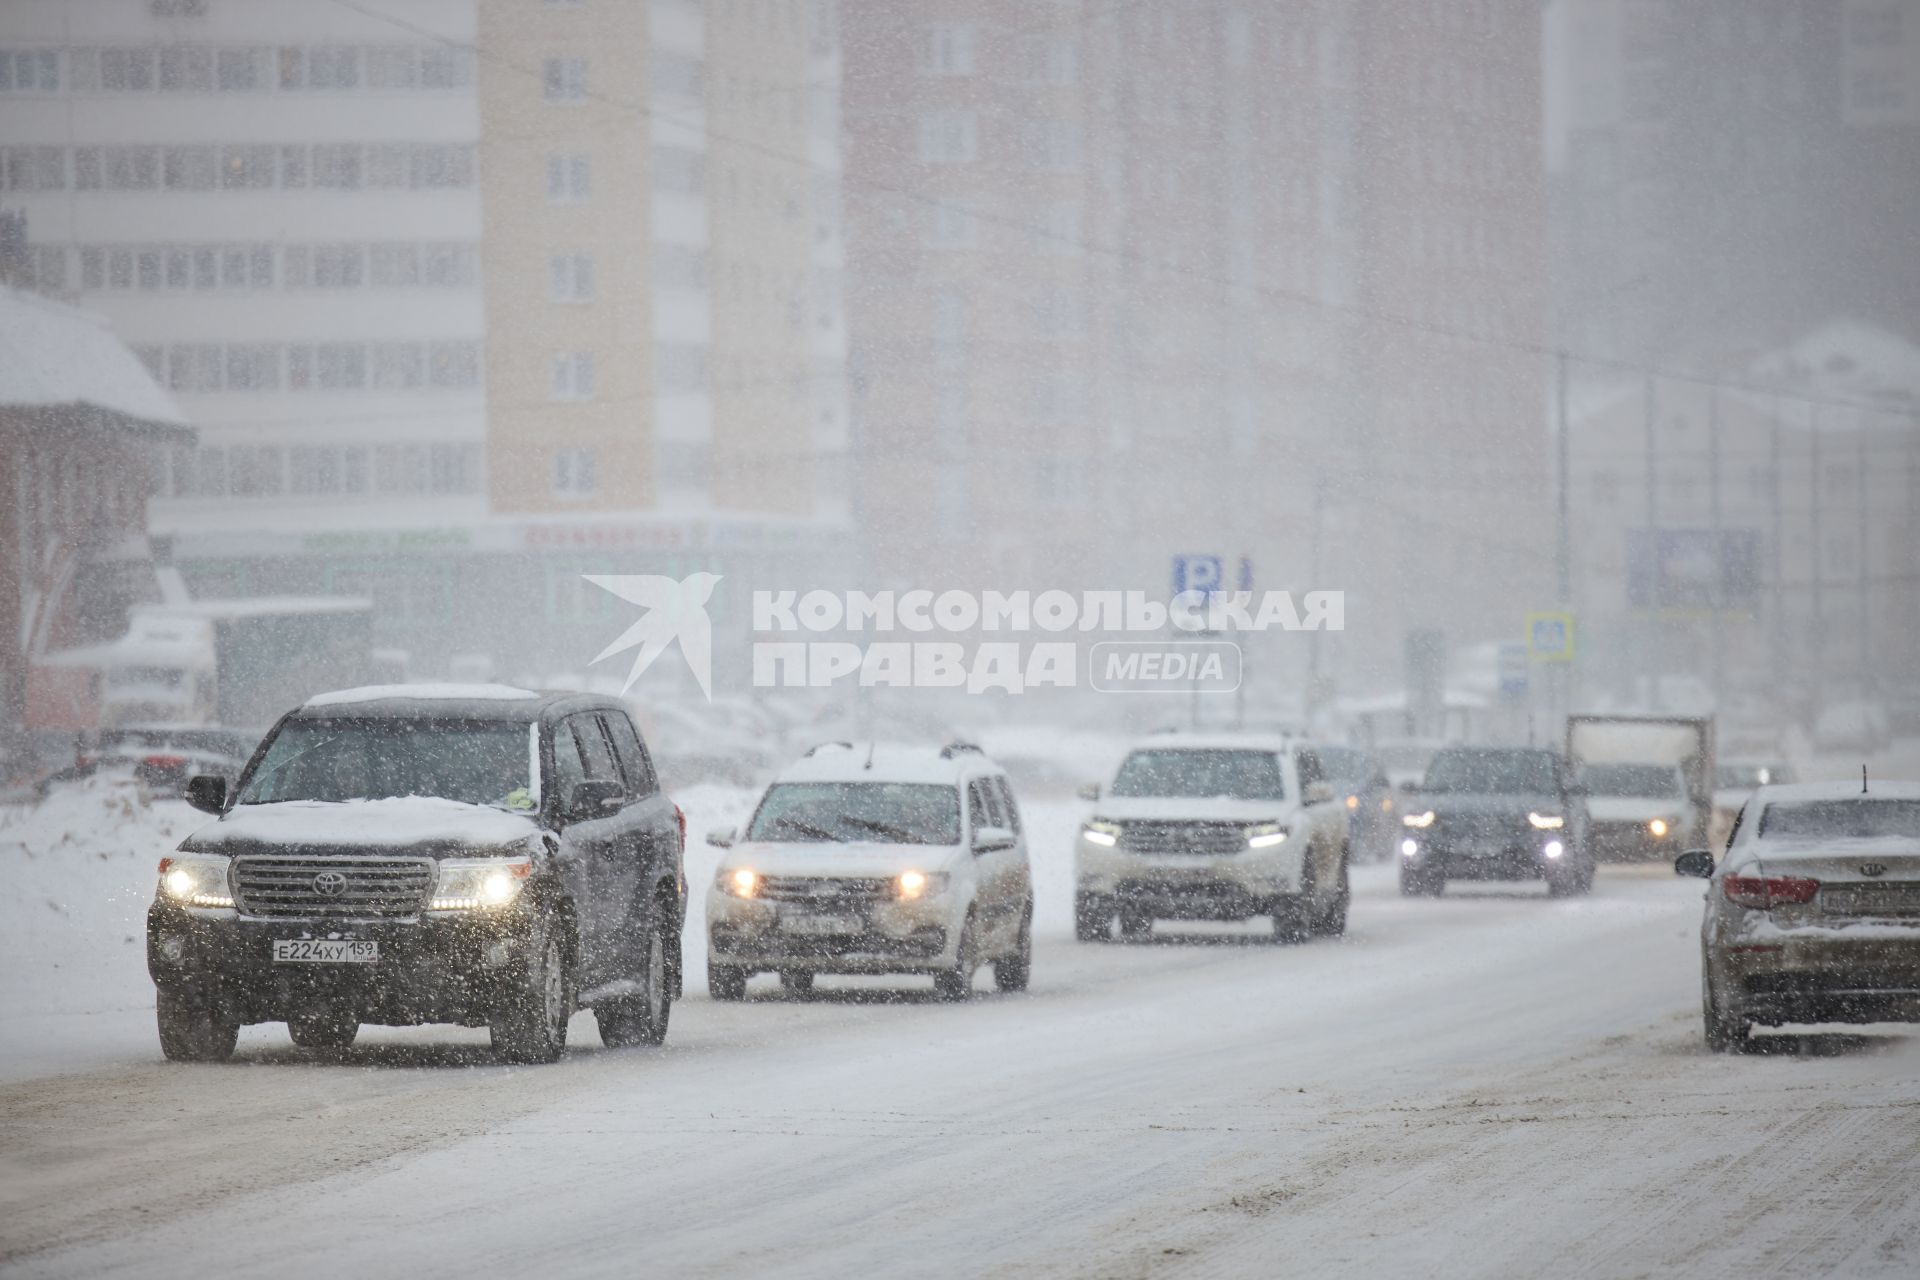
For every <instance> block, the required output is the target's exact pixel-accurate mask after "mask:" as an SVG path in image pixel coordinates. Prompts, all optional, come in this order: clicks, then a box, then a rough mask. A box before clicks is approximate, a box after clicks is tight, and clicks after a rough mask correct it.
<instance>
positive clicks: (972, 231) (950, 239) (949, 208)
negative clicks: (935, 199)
mask: <svg viewBox="0 0 1920 1280" xmlns="http://www.w3.org/2000/svg"><path fill="white" fill-rule="evenodd" d="M927 217H928V226H927V243H928V245H930V246H931V247H933V248H935V249H971V248H972V247H973V246H974V243H975V242H976V241H977V240H978V238H979V224H978V219H976V218H975V217H974V216H973V211H972V210H971V209H962V208H960V207H959V206H958V205H951V204H945V203H941V204H935V205H932V206H931V207H929V208H928V210H927Z"/></svg>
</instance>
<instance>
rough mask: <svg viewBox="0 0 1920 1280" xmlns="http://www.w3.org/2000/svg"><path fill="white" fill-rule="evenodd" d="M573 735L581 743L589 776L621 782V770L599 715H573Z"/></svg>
mask: <svg viewBox="0 0 1920 1280" xmlns="http://www.w3.org/2000/svg"><path fill="white" fill-rule="evenodd" d="M568 723H570V724H572V725H573V735H574V737H575V738H576V739H578V741H579V743H580V759H581V762H582V763H584V764H585V765H586V769H587V777H588V778H589V779H591V780H593V781H595V782H619V781H620V770H619V768H618V767H617V766H615V764H614V762H613V748H612V747H610V746H608V745H607V735H606V732H605V731H604V730H603V729H601V727H600V717H599V716H572V717H569V720H568Z"/></svg>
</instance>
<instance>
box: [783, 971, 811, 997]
mask: <svg viewBox="0 0 1920 1280" xmlns="http://www.w3.org/2000/svg"><path fill="white" fill-rule="evenodd" d="M780 986H781V988H782V989H783V990H785V991H786V993H787V994H788V995H790V996H804V995H806V994H807V993H808V992H809V991H812V990H813V974H812V973H810V972H808V971H807V970H805V969H788V970H786V971H784V972H783V973H781V975H780Z"/></svg>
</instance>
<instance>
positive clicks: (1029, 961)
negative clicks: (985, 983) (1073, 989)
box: [993, 903, 1033, 991]
mask: <svg viewBox="0 0 1920 1280" xmlns="http://www.w3.org/2000/svg"><path fill="white" fill-rule="evenodd" d="M1032 977H1033V904H1032V903H1028V904H1027V908H1026V913H1025V914H1024V915H1022V916H1021V918H1020V937H1019V938H1018V939H1017V940H1016V941H1015V942H1014V944H1013V951H1012V952H1011V953H1009V954H1007V955H1004V956H1001V957H1000V958H999V959H998V960H995V961H994V962H993V985H994V987H995V988H997V989H998V990H1001V991H1025V990H1026V989H1027V983H1028V981H1029V980H1030V979H1031V978H1032Z"/></svg>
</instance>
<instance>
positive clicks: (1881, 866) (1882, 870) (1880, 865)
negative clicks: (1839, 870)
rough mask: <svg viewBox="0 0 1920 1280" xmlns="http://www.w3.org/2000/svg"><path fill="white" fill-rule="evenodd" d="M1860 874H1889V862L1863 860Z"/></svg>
mask: <svg viewBox="0 0 1920 1280" xmlns="http://www.w3.org/2000/svg"><path fill="white" fill-rule="evenodd" d="M1860 874H1861V875H1863V876H1883V875H1885V874H1887V864H1886V863H1884V862H1863V863H1861V864H1860Z"/></svg>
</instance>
